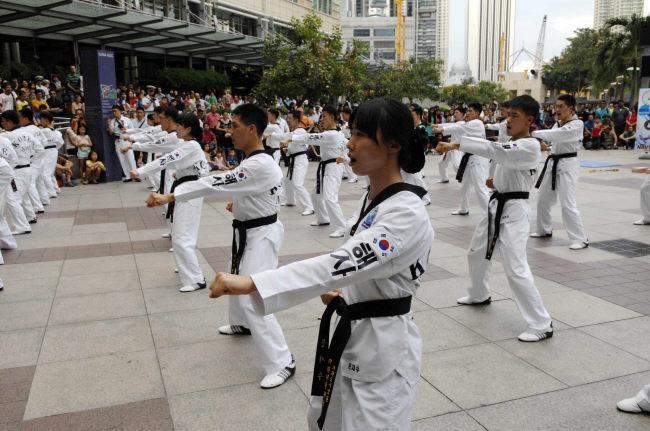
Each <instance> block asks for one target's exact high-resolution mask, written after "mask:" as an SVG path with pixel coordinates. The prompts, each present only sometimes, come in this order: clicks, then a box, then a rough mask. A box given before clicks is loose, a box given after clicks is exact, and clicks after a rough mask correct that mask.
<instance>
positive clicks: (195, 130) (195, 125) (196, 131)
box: [177, 114, 203, 141]
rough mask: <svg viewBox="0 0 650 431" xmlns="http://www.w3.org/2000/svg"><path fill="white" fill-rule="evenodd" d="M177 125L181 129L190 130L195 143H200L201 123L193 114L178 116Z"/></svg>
mask: <svg viewBox="0 0 650 431" xmlns="http://www.w3.org/2000/svg"><path fill="white" fill-rule="evenodd" d="M177 123H178V124H180V125H181V126H183V127H189V128H190V135H191V136H192V138H193V139H194V140H195V141H200V140H201V136H202V134H203V130H201V123H200V122H199V119H198V118H197V116H196V115H194V114H181V115H179V116H178V120H177Z"/></svg>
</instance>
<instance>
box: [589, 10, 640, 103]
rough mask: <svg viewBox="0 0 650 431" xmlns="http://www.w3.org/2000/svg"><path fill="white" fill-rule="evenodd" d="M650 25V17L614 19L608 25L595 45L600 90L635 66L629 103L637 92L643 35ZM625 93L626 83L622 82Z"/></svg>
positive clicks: (637, 16)
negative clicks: (637, 69)
mask: <svg viewBox="0 0 650 431" xmlns="http://www.w3.org/2000/svg"><path fill="white" fill-rule="evenodd" d="M649 25H650V17H642V16H639V15H632V16H631V17H629V18H627V17H621V18H612V19H610V20H608V21H607V22H606V23H605V26H604V27H603V29H602V30H601V32H600V34H599V35H600V37H599V40H598V43H597V44H596V52H597V54H596V64H595V65H594V66H595V71H596V73H595V78H596V79H595V82H596V84H597V86H598V87H599V88H601V89H604V88H608V87H609V83H610V82H612V81H615V80H616V77H617V76H620V75H623V77H624V79H625V73H626V71H627V69H628V68H629V67H632V68H634V69H632V77H631V78H632V87H631V92H630V102H631V101H632V100H633V99H634V97H635V96H636V92H637V91H638V87H637V84H638V77H639V73H638V71H636V68H637V67H638V66H639V57H640V53H641V33H642V32H644V31H645V30H646V29H647V28H648V26H649ZM622 90H623V91H622V92H621V94H624V91H625V80H624V81H623V89H622Z"/></svg>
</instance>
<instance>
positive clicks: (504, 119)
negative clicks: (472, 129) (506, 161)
mask: <svg viewBox="0 0 650 431" xmlns="http://www.w3.org/2000/svg"><path fill="white" fill-rule="evenodd" d="M509 108H510V102H507V101H506V102H503V103H502V104H501V106H500V107H499V115H500V116H501V121H500V122H498V123H494V124H491V123H486V124H485V129H486V130H495V131H497V132H498V135H497V142H499V143H500V144H505V143H506V142H508V140H509V139H510V136H508V109H509ZM495 168H496V162H495V161H494V160H490V170H489V173H488V178H490V177H493V176H494V169H495Z"/></svg>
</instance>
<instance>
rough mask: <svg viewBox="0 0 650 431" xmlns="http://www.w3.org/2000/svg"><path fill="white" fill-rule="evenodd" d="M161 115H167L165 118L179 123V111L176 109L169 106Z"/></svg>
mask: <svg viewBox="0 0 650 431" xmlns="http://www.w3.org/2000/svg"><path fill="white" fill-rule="evenodd" d="M161 114H165V117H167V118H170V119H172V120H173V121H174V123H178V111H177V110H176V109H175V108H173V107H171V106H168V107H167V108H164V109H163V110H162V112H161Z"/></svg>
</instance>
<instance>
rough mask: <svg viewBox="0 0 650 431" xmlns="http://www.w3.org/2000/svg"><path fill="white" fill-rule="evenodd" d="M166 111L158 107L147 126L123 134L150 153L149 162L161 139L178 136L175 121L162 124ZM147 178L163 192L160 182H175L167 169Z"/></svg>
mask: <svg viewBox="0 0 650 431" xmlns="http://www.w3.org/2000/svg"><path fill="white" fill-rule="evenodd" d="M164 111H165V108H161V107H156V108H155V109H154V112H153V113H152V114H149V115H147V121H146V126H145V127H141V128H140V127H134V128H131V129H127V130H126V131H125V132H124V133H123V134H122V139H123V140H124V141H128V142H137V143H138V145H137V146H136V151H141V152H143V153H145V154H148V157H147V162H151V161H153V160H155V158H156V152H157V151H160V148H158V147H157V146H156V144H157V143H160V142H159V141H158V140H159V139H162V138H164V137H166V136H167V135H168V133H169V134H173V135H174V136H176V123H175V122H173V123H172V122H171V121H167V122H166V128H165V129H164V130H163V128H162V126H161V119H162V118H163V117H165V114H164ZM174 112H175V113H176V114H173V115H176V116H177V115H178V114H177V111H175V110H174ZM136 126H137V124H136ZM124 146H125V147H126V146H129V144H125V145H124ZM131 147H132V145H131ZM147 179H148V181H149V183H150V185H151V187H153V189H154V190H158V191H160V192H161V193H163V192H164V190H162V189H161V188H160V184H163V183H166V184H167V186H168V187H171V183H172V182H173V178H172V177H171V175H170V176H167V175H166V170H165V169H163V170H162V171H160V173H159V174H153V175H148V176H147ZM161 180H162V181H161ZM165 237H166V238H169V237H170V236H169V235H166V236H165Z"/></svg>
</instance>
